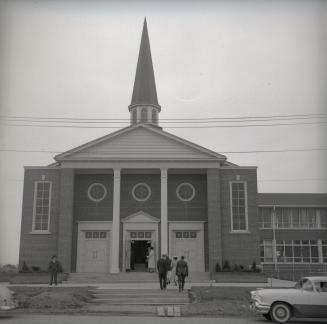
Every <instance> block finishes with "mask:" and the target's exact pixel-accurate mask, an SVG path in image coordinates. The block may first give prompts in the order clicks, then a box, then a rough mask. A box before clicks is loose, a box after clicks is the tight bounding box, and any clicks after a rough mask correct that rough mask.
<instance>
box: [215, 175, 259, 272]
mask: <svg viewBox="0 0 327 324" xmlns="http://www.w3.org/2000/svg"><path fill="white" fill-rule="evenodd" d="M237 175H239V176H240V181H245V182H246V183H247V199H248V227H249V232H248V233H231V211H230V181H236V180H237V179H236V176H237ZM221 212H222V248H223V259H224V260H228V261H229V263H230V264H231V265H233V264H235V263H236V264H241V265H244V266H246V265H248V264H252V262H253V261H256V262H257V263H258V262H259V228H258V227H259V226H258V205H257V172H256V169H233V170H226V169H222V170H221ZM209 226H210V225H209Z"/></svg>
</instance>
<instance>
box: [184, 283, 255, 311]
mask: <svg viewBox="0 0 327 324" xmlns="http://www.w3.org/2000/svg"><path fill="white" fill-rule="evenodd" d="M251 290H255V288H249V287H192V288H191V290H190V292H189V296H190V301H191V303H190V304H188V305H185V306H183V309H182V313H183V315H185V316H196V315H228V316H249V315H250V314H251V313H250V310H249V301H250V291H251Z"/></svg>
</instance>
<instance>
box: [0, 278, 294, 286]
mask: <svg viewBox="0 0 327 324" xmlns="http://www.w3.org/2000/svg"><path fill="white" fill-rule="evenodd" d="M1 285H3V286H7V287H8V286H9V287H10V286H25V287H49V285H47V284H14V285H10V284H9V283H2V284H0V286H1ZM294 285H295V282H293V281H287V280H280V279H274V278H273V279H270V278H268V281H267V283H258V282H255V283H250V282H246V283H243V282H236V283H233V282H230V283H228V282H222V283H219V282H213V283H211V282H187V283H185V289H190V288H191V287H196V286H202V287H257V288H265V287H267V288H269V287H274V288H282V287H287V288H289V287H293V286H294ZM58 287H97V288H98V289H159V283H155V282H144V283H143V282H138V283H136V282H133V283H124V282H119V283H66V282H63V283H62V284H59V285H58ZM168 289H177V288H176V286H168Z"/></svg>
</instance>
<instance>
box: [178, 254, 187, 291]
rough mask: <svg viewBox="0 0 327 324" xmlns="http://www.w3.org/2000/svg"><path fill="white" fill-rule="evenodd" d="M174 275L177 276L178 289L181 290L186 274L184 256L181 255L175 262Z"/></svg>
mask: <svg viewBox="0 0 327 324" xmlns="http://www.w3.org/2000/svg"><path fill="white" fill-rule="evenodd" d="M176 275H177V277H178V290H179V292H181V291H182V290H184V285H185V278H186V277H187V276H188V265H187V262H186V261H185V260H184V256H183V255H182V256H181V259H180V260H179V261H178V262H177V265H176Z"/></svg>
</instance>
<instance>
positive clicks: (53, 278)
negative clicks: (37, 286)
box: [48, 255, 62, 286]
mask: <svg viewBox="0 0 327 324" xmlns="http://www.w3.org/2000/svg"><path fill="white" fill-rule="evenodd" d="M48 271H49V273H50V282H49V286H52V284H53V283H54V284H55V286H57V274H58V272H62V267H61V264H60V262H59V261H58V260H57V256H56V255H53V256H52V258H51V261H50V263H49V267H48Z"/></svg>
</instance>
